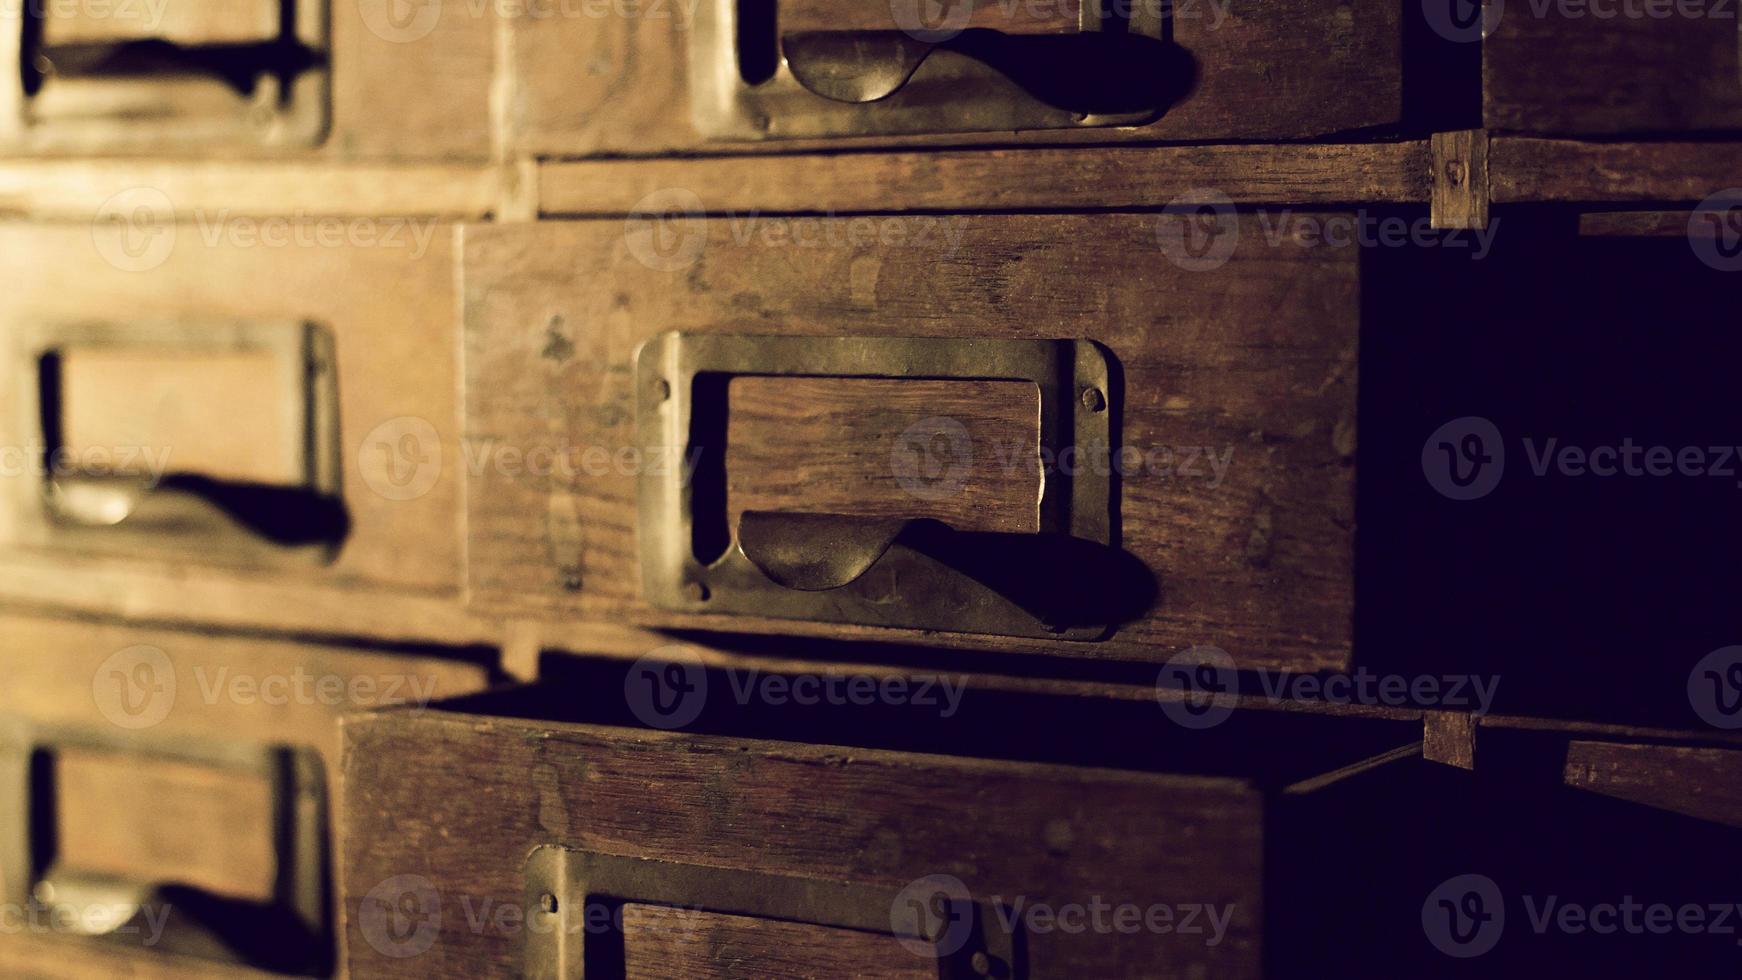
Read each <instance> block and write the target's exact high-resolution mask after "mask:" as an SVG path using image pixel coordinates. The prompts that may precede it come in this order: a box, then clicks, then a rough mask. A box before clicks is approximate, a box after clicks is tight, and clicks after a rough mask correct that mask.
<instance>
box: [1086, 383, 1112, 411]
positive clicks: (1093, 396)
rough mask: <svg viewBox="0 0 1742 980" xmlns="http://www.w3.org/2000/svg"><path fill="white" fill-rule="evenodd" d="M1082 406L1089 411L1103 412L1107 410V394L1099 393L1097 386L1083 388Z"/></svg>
mask: <svg viewBox="0 0 1742 980" xmlns="http://www.w3.org/2000/svg"><path fill="white" fill-rule="evenodd" d="M1083 407H1084V408H1086V409H1088V410H1089V411H1091V412H1104V411H1106V410H1107V396H1106V395H1103V394H1101V389H1099V388H1084V389H1083Z"/></svg>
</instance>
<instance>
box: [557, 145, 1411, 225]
mask: <svg viewBox="0 0 1742 980" xmlns="http://www.w3.org/2000/svg"><path fill="white" fill-rule="evenodd" d="M1432 174H1433V161H1432V158H1431V156H1430V154H1429V152H1428V144H1427V142H1426V141H1419V142H1405V143H1364V144H1333V145H1323V146H1307V145H1299V146H1294V145H1278V146H1263V145H1254V146H1170V147H1097V148H1089V147H1073V148H1057V147H1051V148H1048V147H1034V148H1031V149H1022V150H937V151H933V152H912V151H908V152H891V153H878V154H854V155H820V154H818V155H810V154H800V155H793V156H775V157H723V158H720V159H717V160H705V161H701V160H681V159H679V160H634V161H629V160H589V161H568V162H546V163H544V164H542V165H541V167H540V171H539V179H540V183H541V186H542V190H541V191H540V200H541V208H542V210H543V212H544V213H545V214H548V215H606V214H630V213H632V212H634V211H636V210H637V209H638V208H640V207H643V206H645V205H644V204H643V203H642V202H643V200H644V199H645V198H646V197H647V196H648V195H649V194H653V193H655V192H656V191H661V190H666V189H669V188H674V187H681V188H685V189H687V190H689V191H690V192H692V193H694V194H695V195H696V197H697V198H698V199H700V201H701V203H702V206H703V208H705V209H706V210H709V211H719V212H727V211H762V212H794V213H828V212H832V213H846V212H857V211H866V212H883V211H976V210H994V209H996V210H1005V209H1012V210H1014V209H1023V208H1096V209H1100V208H1138V207H1165V206H1167V205H1169V204H1171V203H1173V201H1174V199H1175V198H1177V197H1179V196H1180V195H1182V194H1185V193H1186V192H1188V191H1192V190H1195V189H1198V188H1205V187H1213V188H1215V189H1217V190H1219V191H1220V192H1222V193H1224V194H1226V195H1228V197H1229V198H1230V199H1231V200H1233V201H1235V202H1237V203H1242V204H1246V203H1251V204H1341V203H1352V202H1384V203H1409V202H1415V203H1420V202H1425V201H1427V200H1428V196H1429V191H1430V188H1431V186H1432V184H1433V177H1432Z"/></svg>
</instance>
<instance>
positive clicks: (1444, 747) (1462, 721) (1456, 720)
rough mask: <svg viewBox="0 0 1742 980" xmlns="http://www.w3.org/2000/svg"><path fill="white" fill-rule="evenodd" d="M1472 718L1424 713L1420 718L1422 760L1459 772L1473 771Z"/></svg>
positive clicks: (1450, 713) (1474, 729) (1474, 753)
mask: <svg viewBox="0 0 1742 980" xmlns="http://www.w3.org/2000/svg"><path fill="white" fill-rule="evenodd" d="M1478 723H1479V719H1478V718H1477V717H1476V716H1475V715H1470V714H1464V713H1461V712H1453V711H1428V712H1424V713H1423V715H1422V746H1421V754H1422V758H1424V759H1427V760H1428V761H1430V762H1438V763H1441V764H1442V765H1448V766H1455V767H1457V768H1459V769H1474V768H1476V741H1477V739H1476V726H1477V724H1478Z"/></svg>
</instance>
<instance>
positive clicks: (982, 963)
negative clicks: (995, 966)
mask: <svg viewBox="0 0 1742 980" xmlns="http://www.w3.org/2000/svg"><path fill="white" fill-rule="evenodd" d="M968 966H969V968H971V969H972V970H973V971H974V972H975V973H977V974H979V975H980V976H983V977H989V976H991V975H992V957H990V956H987V955H986V954H985V953H984V952H980V953H975V954H974V956H973V958H972V959H970V960H969V961H968Z"/></svg>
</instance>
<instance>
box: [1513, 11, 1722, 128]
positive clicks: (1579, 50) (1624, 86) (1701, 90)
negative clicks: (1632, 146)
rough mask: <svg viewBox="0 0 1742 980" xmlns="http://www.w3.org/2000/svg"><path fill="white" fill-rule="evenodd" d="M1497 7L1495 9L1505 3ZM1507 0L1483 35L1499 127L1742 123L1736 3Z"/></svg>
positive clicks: (1675, 126)
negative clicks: (1538, 0) (1510, 0)
mask: <svg viewBox="0 0 1742 980" xmlns="http://www.w3.org/2000/svg"><path fill="white" fill-rule="evenodd" d="M1501 6H1502V5H1500V4H1492V5H1491V6H1490V7H1489V9H1490V10H1491V11H1494V10H1500V9H1501ZM1607 7H1608V5H1603V4H1596V3H1593V4H1590V5H1589V7H1588V8H1587V7H1586V5H1584V4H1565V3H1551V4H1546V5H1544V4H1535V3H1532V4H1517V3H1514V4H1506V5H1504V12H1503V13H1502V14H1500V15H1499V16H1498V17H1497V19H1496V18H1495V16H1494V15H1493V14H1491V15H1490V17H1491V19H1493V20H1494V23H1493V26H1492V28H1491V33H1490V34H1489V35H1488V38H1487V40H1486V41H1484V42H1483V107H1484V113H1483V114H1484V119H1485V120H1486V124H1487V126H1488V127H1489V128H1490V129H1495V130H1507V131H1515V132H1525V133H1542V134H1547V135H1580V134H1590V135H1620V134H1675V133H1705V132H1711V131H1714V130H1736V129H1742V30H1738V20H1737V18H1738V14H1737V12H1736V10H1735V8H1734V5H1732V4H1728V3H1682V4H1633V5H1623V4H1616V5H1614V6H1613V9H1612V10H1610V15H1609V16H1599V15H1598V12H1599V11H1600V10H1601V9H1604V8H1607Z"/></svg>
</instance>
